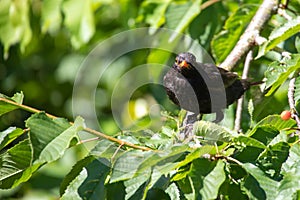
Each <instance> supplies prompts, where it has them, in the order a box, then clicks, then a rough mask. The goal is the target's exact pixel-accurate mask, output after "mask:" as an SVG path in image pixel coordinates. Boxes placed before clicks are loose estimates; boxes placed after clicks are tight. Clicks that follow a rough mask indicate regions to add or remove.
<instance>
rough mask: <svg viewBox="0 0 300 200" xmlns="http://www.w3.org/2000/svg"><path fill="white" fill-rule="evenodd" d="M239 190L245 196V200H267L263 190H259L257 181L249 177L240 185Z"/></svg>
mask: <svg viewBox="0 0 300 200" xmlns="http://www.w3.org/2000/svg"><path fill="white" fill-rule="evenodd" d="M241 189H242V191H243V192H245V193H246V194H247V196H248V198H247V199H253V200H260V199H267V198H266V193H265V191H264V190H263V188H261V186H260V184H259V183H258V181H257V180H256V179H255V178H254V177H253V176H251V175H250V176H248V177H247V178H246V179H245V181H244V182H243V183H242V184H241Z"/></svg>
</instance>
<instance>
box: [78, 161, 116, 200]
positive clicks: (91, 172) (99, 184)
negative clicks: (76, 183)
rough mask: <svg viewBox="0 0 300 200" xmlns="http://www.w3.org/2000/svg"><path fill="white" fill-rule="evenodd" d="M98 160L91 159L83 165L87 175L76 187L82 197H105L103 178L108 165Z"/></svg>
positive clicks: (106, 172) (95, 198) (108, 168)
mask: <svg viewBox="0 0 300 200" xmlns="http://www.w3.org/2000/svg"><path fill="white" fill-rule="evenodd" d="M105 163H106V162H102V161H101V159H100V160H97V159H95V160H93V162H91V163H89V164H88V165H87V166H85V170H86V171H87V177H86V179H85V180H84V182H83V183H82V184H81V185H80V187H79V188H78V193H79V195H80V197H81V198H82V199H91V200H93V199H94V200H97V199H105V196H106V195H105V187H104V184H105V180H106V177H107V175H108V174H109V172H110V166H107V165H106V164H105Z"/></svg>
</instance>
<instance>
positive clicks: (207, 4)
mask: <svg viewBox="0 0 300 200" xmlns="http://www.w3.org/2000/svg"><path fill="white" fill-rule="evenodd" d="M219 1H221V0H209V1H206V2H204V3H203V4H202V5H201V6H200V9H201V10H204V9H205V8H207V7H209V6H211V5H212V4H214V3H217V2H219Z"/></svg>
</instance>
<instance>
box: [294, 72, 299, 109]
mask: <svg viewBox="0 0 300 200" xmlns="http://www.w3.org/2000/svg"><path fill="white" fill-rule="evenodd" d="M294 100H295V105H296V108H297V110H299V109H298V108H299V103H300V76H298V77H297V78H296V81H295V93H294ZM299 111H300V110H299Z"/></svg>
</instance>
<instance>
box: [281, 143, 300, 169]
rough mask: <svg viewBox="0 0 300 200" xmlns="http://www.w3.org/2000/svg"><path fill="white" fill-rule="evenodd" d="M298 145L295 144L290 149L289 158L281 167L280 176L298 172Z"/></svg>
mask: <svg viewBox="0 0 300 200" xmlns="http://www.w3.org/2000/svg"><path fill="white" fill-rule="evenodd" d="M299 158H300V144H299V143H296V144H294V145H293V146H292V147H291V148H290V152H289V157H288V158H287V160H286V162H285V163H284V164H283V165H282V172H281V173H282V174H285V173H289V172H291V173H293V172H294V171H296V170H297V171H299V170H300V159H299Z"/></svg>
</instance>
